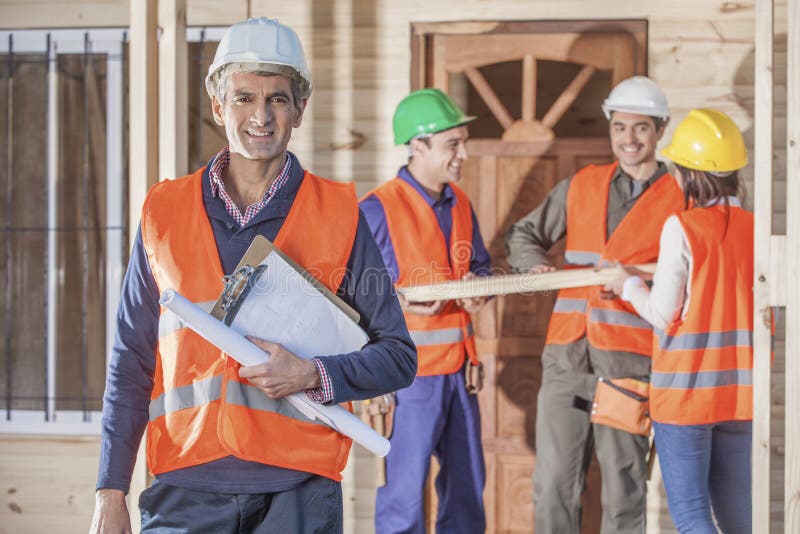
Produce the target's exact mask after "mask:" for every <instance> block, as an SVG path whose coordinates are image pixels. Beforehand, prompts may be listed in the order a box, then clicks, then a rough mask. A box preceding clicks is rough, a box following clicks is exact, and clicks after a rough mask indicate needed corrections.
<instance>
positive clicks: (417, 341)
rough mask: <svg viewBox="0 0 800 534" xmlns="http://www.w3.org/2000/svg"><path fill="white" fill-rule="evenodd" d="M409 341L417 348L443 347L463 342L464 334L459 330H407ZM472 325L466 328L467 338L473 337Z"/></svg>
mask: <svg viewBox="0 0 800 534" xmlns="http://www.w3.org/2000/svg"><path fill="white" fill-rule="evenodd" d="M408 333H409V334H411V340H412V341H413V342H414V345H416V346H417V347H425V346H428V345H443V344H447V343H460V342H462V341H464V339H465V338H464V332H463V331H462V330H461V329H460V328H442V329H440V330H409V332H408ZM473 334H474V332H473V331H472V323H470V324H469V325H468V326H467V336H468V337H469V336H471V335H473Z"/></svg>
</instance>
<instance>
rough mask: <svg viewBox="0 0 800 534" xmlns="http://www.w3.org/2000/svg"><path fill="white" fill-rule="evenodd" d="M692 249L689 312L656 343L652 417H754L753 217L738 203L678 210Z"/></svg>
mask: <svg viewBox="0 0 800 534" xmlns="http://www.w3.org/2000/svg"><path fill="white" fill-rule="evenodd" d="M678 221H679V222H680V223H681V227H682V229H683V231H684V234H685V236H686V242H687V243H688V245H689V249H690V250H691V253H692V272H691V273H690V279H689V281H688V284H687V286H688V287H689V294H690V295H691V299H690V300H689V304H688V307H687V309H686V313H685V314H684V316H683V317H681V318H679V319H676V320H675V321H674V322H673V323H672V324H670V325H669V326H668V327H667V328H666V329H665V331H663V332H661V331H659V332H657V333H656V336H655V341H654V344H653V373H652V379H651V383H650V414H651V417H652V418H653V420H654V421H658V422H661V423H667V424H673V425H704V424H713V423H718V422H721V421H736V420H749V419H752V417H753V374H752V368H753V332H752V325H753V292H752V280H753V216H752V214H750V213H748V212H746V211H744V210H742V209H741V208H738V207H730V208H729V209H727V208H725V207H724V206H715V207H709V208H693V209H691V210H689V211H687V212H684V213H681V214H678Z"/></svg>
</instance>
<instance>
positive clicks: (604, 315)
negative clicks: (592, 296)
mask: <svg viewBox="0 0 800 534" xmlns="http://www.w3.org/2000/svg"><path fill="white" fill-rule="evenodd" d="M589 320H590V321H593V322H595V323H602V324H610V325H618V326H629V327H631V328H645V329H647V330H651V329H652V328H653V327H652V325H651V324H650V323H648V322H647V321H645V320H644V319H642V318H641V317H639V316H638V315H636V314H633V313H628V312H626V311H624V310H606V309H602V308H592V311H591V312H590V313H589Z"/></svg>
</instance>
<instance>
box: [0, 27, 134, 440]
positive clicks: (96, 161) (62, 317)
mask: <svg viewBox="0 0 800 534" xmlns="http://www.w3.org/2000/svg"><path fill="white" fill-rule="evenodd" d="M124 43H125V32H124V30H91V31H76V30H65V31H51V32H45V31H14V32H8V31H3V32H0V206H2V217H0V218H1V219H2V225H3V231H2V232H0V307H1V308H0V309H2V311H0V340H2V343H3V345H2V348H0V409H2V412H0V432H25V433H29V432H54V433H66V434H71V433H96V432H98V431H99V428H100V426H99V423H100V410H101V405H102V394H103V388H104V382H105V367H106V356H107V354H109V352H110V347H111V345H112V343H113V335H114V331H113V325H114V318H115V316H116V309H117V304H118V300H119V289H120V285H121V282H122V277H123V274H124V268H125V262H126V260H127V250H128V242H127V235H128V230H127V223H126V221H127V189H128V188H127V178H126V176H127V169H126V166H125V153H126V150H125V142H126V133H125V128H124V114H125V109H126V105H125V98H126V95H125V89H124V88H125V85H126V84H125V76H126V73H127V68H126V60H125V56H124V51H125V46H124Z"/></svg>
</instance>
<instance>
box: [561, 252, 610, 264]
mask: <svg viewBox="0 0 800 534" xmlns="http://www.w3.org/2000/svg"><path fill="white" fill-rule="evenodd" d="M601 257H602V255H601V254H600V253H598V252H586V251H583V250H568V251H566V252H565V253H564V259H565V260H567V263H569V264H571V265H597V264H598V263H599V262H600V258H601Z"/></svg>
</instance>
